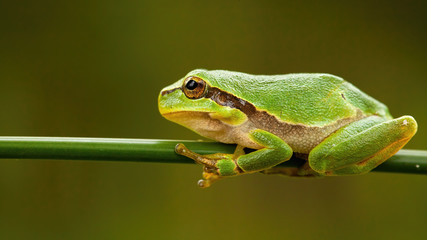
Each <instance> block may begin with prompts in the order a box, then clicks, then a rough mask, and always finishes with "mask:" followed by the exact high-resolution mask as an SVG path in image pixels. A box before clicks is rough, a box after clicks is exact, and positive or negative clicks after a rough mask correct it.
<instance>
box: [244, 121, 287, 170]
mask: <svg viewBox="0 0 427 240" xmlns="http://www.w3.org/2000/svg"><path fill="white" fill-rule="evenodd" d="M249 137H250V138H251V139H252V141H254V142H255V143H257V144H259V145H261V146H263V147H264V148H261V149H259V150H257V151H254V152H251V153H248V154H245V155H241V156H240V157H238V158H237V159H236V162H237V165H238V166H239V167H240V169H242V170H243V171H244V172H256V171H261V170H264V169H267V168H271V167H274V166H276V165H277V164H279V163H281V162H284V161H286V160H289V159H290V158H291V156H292V149H291V147H290V146H289V145H288V144H287V143H286V142H284V141H283V140H282V139H281V138H279V137H277V136H276V135H274V134H272V133H269V132H267V131H264V130H261V129H257V130H253V131H252V132H251V133H250V136H249Z"/></svg>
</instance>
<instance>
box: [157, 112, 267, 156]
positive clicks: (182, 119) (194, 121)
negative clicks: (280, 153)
mask: <svg viewBox="0 0 427 240" xmlns="http://www.w3.org/2000/svg"><path fill="white" fill-rule="evenodd" d="M212 114H213V112H196V111H194V112H193V111H179V112H169V113H163V114H162V115H163V116H164V117H165V118H166V119H168V120H170V121H172V122H175V123H178V124H180V125H182V126H184V127H186V128H189V129H191V130H193V131H194V132H196V133H198V134H199V135H201V136H203V137H206V138H209V139H213V140H216V141H218V142H223V143H236V144H239V145H242V146H244V147H248V148H254V149H259V148H260V146H259V145H258V144H256V143H254V142H253V141H252V140H251V139H250V138H248V134H247V133H248V132H249V131H250V130H252V129H254V127H253V126H252V125H251V123H250V122H249V121H246V122H245V123H244V124H241V125H238V126H236V125H229V124H227V123H224V122H222V121H221V120H219V119H215V118H212V117H211V116H212Z"/></svg>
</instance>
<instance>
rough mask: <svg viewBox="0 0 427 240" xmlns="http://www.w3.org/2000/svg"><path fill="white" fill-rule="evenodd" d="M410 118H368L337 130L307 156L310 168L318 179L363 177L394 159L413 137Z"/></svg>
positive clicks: (414, 128) (413, 121)
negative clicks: (320, 176) (356, 175)
mask: <svg viewBox="0 0 427 240" xmlns="http://www.w3.org/2000/svg"><path fill="white" fill-rule="evenodd" d="M416 131H417V123H416V121H415V119H414V118H412V117H411V116H403V117H400V118H396V119H392V120H386V119H383V118H381V117H378V116H371V117H367V118H364V119H361V120H359V121H357V122H353V123H351V124H349V125H348V126H346V127H344V128H342V129H340V130H338V131H337V132H335V133H333V134H332V135H330V136H329V137H327V138H326V139H325V140H324V141H323V142H322V143H320V144H319V145H318V146H316V147H315V148H314V149H313V150H312V151H311V152H310V154H309V157H308V161H309V166H310V167H311V168H312V169H313V170H314V171H316V172H318V173H320V174H321V175H351V174H361V173H366V172H369V171H370V170H372V169H373V168H375V167H377V166H378V165H379V164H381V163H383V162H384V161H386V160H387V159H388V158H390V157H391V156H393V155H394V154H395V153H396V152H397V151H399V149H401V148H402V147H403V146H404V145H405V144H406V143H407V142H408V141H409V140H410V139H411V138H412V136H413V135H414V134H415V133H416Z"/></svg>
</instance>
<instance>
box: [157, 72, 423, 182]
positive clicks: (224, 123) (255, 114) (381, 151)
mask: <svg viewBox="0 0 427 240" xmlns="http://www.w3.org/2000/svg"><path fill="white" fill-rule="evenodd" d="M193 77H196V78H197V79H199V80H200V79H201V81H203V82H204V83H205V84H206V86H207V87H206V89H205V92H204V94H203V95H201V96H200V97H198V98H197V99H190V98H189V97H188V96H186V94H185V91H184V90H185V88H186V86H185V83H186V81H188V79H189V78H193ZM186 79H187V80H186ZM159 110H160V112H161V114H162V115H163V116H164V117H166V118H167V119H169V120H171V121H174V122H177V123H179V124H181V125H183V126H185V127H187V128H190V129H192V130H193V131H195V132H197V133H199V134H200V135H202V136H205V137H208V138H211V139H214V140H217V141H220V142H224V143H236V144H238V146H239V147H238V148H243V147H246V148H253V149H258V150H257V151H255V152H252V153H249V154H244V153H243V152H242V151H237V150H236V153H235V154H234V155H227V154H223V155H217V156H222V157H220V158H219V159H218V158H217V157H215V158H213V157H210V156H200V155H197V154H195V153H190V152H191V151H189V150H188V149H184V150H183V149H180V148H177V150H178V152H179V153H181V154H183V155H186V156H188V157H191V158H193V159H195V160H196V161H197V162H199V163H202V164H204V165H205V166H207V168H205V172H204V178H205V182H204V183H203V184H204V186H209V185H210V184H211V183H212V182H213V181H214V180H217V179H219V177H218V176H230V175H238V174H241V173H248V172H257V171H262V170H266V169H269V168H271V167H273V166H275V165H277V164H279V163H281V162H283V161H286V160H288V159H289V158H290V157H291V155H292V153H293V152H296V153H300V154H304V155H308V162H307V164H306V165H305V166H304V168H302V169H300V170H298V171H281V173H285V174H289V175H300V176H305V175H310V176H311V175H347V174H360V173H365V172H368V171H370V170H371V169H373V168H374V167H376V166H377V165H379V164H380V163H382V162H383V161H385V160H386V159H387V158H389V157H390V156H392V155H393V154H394V153H395V152H396V151H398V150H399V149H400V148H401V147H403V145H404V144H406V142H408V141H409V140H410V138H411V137H412V136H413V135H414V134H415V132H416V130H417V124H416V122H415V120H414V119H413V118H412V117H410V116H404V117H401V118H398V119H393V118H392V116H391V115H390V113H389V111H388V109H387V107H386V106H385V105H384V104H382V103H380V102H378V101H377V100H375V99H373V98H372V97H370V96H368V95H366V94H365V93H363V92H362V91H360V90H359V89H357V88H356V87H354V86H353V85H352V84H350V83H348V82H346V81H344V80H343V79H342V78H339V77H337V76H334V75H330V74H286V75H274V76H265V75H250V74H245V73H238V72H231V71H223V70H216V71H207V70H194V71H192V72H190V73H188V74H187V76H186V77H184V78H183V79H181V80H179V81H178V82H176V83H175V84H173V85H171V86H168V87H166V88H164V89H163V90H162V92H161V93H160V95H159ZM181 150H183V152H185V153H183V152H181Z"/></svg>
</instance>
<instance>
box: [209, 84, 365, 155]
mask: <svg viewBox="0 0 427 240" xmlns="http://www.w3.org/2000/svg"><path fill="white" fill-rule="evenodd" d="M205 98H210V99H212V100H213V101H215V102H216V103H217V104H219V105H221V106H226V107H231V108H236V109H239V110H240V111H242V112H243V113H245V114H246V116H247V117H248V119H249V121H250V122H251V123H252V124H253V125H254V126H255V127H256V128H259V129H264V130H266V131H269V132H271V133H273V134H275V135H277V136H279V137H280V138H282V139H283V140H285V141H286V142H287V143H288V144H289V145H290V146H291V147H292V149H293V150H294V152H299V153H308V152H309V151H310V150H311V149H312V148H314V147H315V146H317V145H318V144H319V143H320V142H321V141H322V140H323V139H325V138H326V137H328V136H329V135H330V134H331V133H333V132H335V131H336V130H337V129H339V128H341V127H342V126H345V125H347V124H349V123H351V122H353V121H356V120H359V119H361V118H364V117H366V116H364V114H362V113H361V112H358V114H357V115H356V116H353V117H349V118H344V119H339V120H337V121H335V122H333V123H331V124H328V125H325V126H306V125H303V124H298V123H296V124H295V123H288V122H284V121H281V120H279V119H278V118H276V117H275V116H274V115H270V114H269V113H267V112H266V111H264V110H259V109H257V108H256V107H255V106H254V105H253V104H252V103H250V102H247V101H245V100H243V99H241V98H239V97H236V96H234V95H233V94H230V93H228V92H224V91H222V90H220V89H218V88H215V87H210V88H209V89H208V92H207V94H206V96H205ZM301 141H303V142H301Z"/></svg>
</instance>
